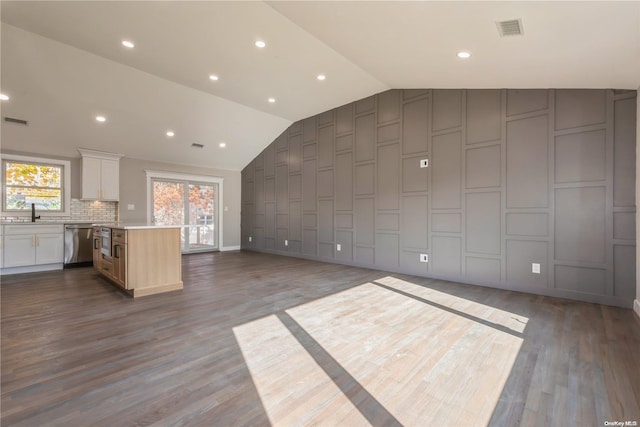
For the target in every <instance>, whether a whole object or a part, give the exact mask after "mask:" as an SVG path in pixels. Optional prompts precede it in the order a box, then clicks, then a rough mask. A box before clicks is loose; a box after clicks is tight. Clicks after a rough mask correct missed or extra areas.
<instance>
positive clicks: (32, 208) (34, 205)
mask: <svg viewBox="0 0 640 427" xmlns="http://www.w3.org/2000/svg"><path fill="white" fill-rule="evenodd" d="M36 219H40V215H38V216H36V204H35V203H31V222H36Z"/></svg>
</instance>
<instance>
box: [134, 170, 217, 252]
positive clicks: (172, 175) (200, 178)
mask: <svg viewBox="0 0 640 427" xmlns="http://www.w3.org/2000/svg"><path fill="white" fill-rule="evenodd" d="M144 172H145V173H146V175H147V223H148V224H151V220H152V218H151V216H152V215H153V180H154V179H170V180H178V181H195V182H202V183H210V184H218V206H219V207H220V206H224V204H223V200H224V198H223V195H224V191H223V185H222V184H223V182H224V178H220V177H217V176H208V175H191V174H185V173H179V172H164V171H155V170H145V171H144ZM223 212H224V209H220V208H218V212H217V214H218V250H220V251H222V250H223V249H222V248H223V247H224V245H223V241H222V236H223V234H224V233H223V231H224V222H223V216H224V215H223Z"/></svg>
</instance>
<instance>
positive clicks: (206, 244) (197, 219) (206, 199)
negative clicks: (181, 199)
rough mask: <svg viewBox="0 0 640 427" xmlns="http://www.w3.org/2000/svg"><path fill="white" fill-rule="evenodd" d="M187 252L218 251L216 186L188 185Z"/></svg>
mask: <svg viewBox="0 0 640 427" xmlns="http://www.w3.org/2000/svg"><path fill="white" fill-rule="evenodd" d="M188 186H189V206H188V216H187V217H188V218H189V222H188V226H189V239H188V241H189V252H195V251H206V250H212V249H218V239H216V236H217V232H218V230H217V227H216V219H217V210H218V197H217V194H218V191H217V187H218V184H204V183H191V182H190V183H188Z"/></svg>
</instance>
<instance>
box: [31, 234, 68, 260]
mask: <svg viewBox="0 0 640 427" xmlns="http://www.w3.org/2000/svg"><path fill="white" fill-rule="evenodd" d="M63 250H64V235H63V234H36V265H40V264H53V263H56V262H63V261H64V253H63Z"/></svg>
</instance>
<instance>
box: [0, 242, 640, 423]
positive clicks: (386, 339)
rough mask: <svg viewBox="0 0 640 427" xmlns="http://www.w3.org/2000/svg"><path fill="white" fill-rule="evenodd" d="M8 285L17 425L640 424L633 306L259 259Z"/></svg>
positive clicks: (224, 256)
mask: <svg viewBox="0 0 640 427" xmlns="http://www.w3.org/2000/svg"><path fill="white" fill-rule="evenodd" d="M1 280H2V283H1V297H2V301H1V308H2V325H1V326H2V342H1V345H2V349H1V357H2V359H1V368H2V369H1V374H2V384H1V386H2V400H1V404H2V406H1V410H2V418H1V424H2V426H57V425H60V426H62V425H64V426H141V425H152V424H156V425H162V426H177V425H190V426H191V425H192V426H201V425H202V426H230V425H247V426H259V425H285V426H286V425H348V426H353V425H416V426H429V425H439V426H443V425H446V426H449V425H456V426H463V425H469V426H475V425H495V426H512V425H540V426H546V425H580V426H602V425H604V422H605V421H627V420H628V421H638V423H639V424H640V320H638V318H637V316H636V315H635V314H634V313H633V312H632V311H631V310H625V309H620V308H615V307H607V306H599V305H595V304H587V303H581V302H573V301H566V300H560V299H553V298H548V297H540V296H535V295H529V294H522V293H517V292H507V291H500V290H495V289H487V288H481V287H474V286H467V285H462V284H457V283H452V282H444V281H437V280H430V279H426V278H418V277H413V276H406V275H398V274H391V273H385V272H381V271H375V270H366V269H360V268H354V267H346V266H340V265H334V264H325V263H320V262H315V261H307V260H301V259H295V258H286V257H279V256H272V255H266V254H258V253H252V252H227V253H205V254H196V255H187V256H184V257H183V280H184V290H182V291H177V292H172V293H167V294H160V295H152V296H148V297H142V298H139V299H135V300H134V299H132V298H130V297H128V296H126V295H124V294H123V293H121V292H120V291H119V290H117V289H116V287H115V286H113V285H111V284H110V283H108V282H107V281H106V280H104V279H102V278H101V277H99V276H98V275H97V274H96V273H94V271H93V270H92V269H91V268H81V269H69V270H64V271H57V272H46V273H33V274H23V275H15V276H4V277H2V278H1Z"/></svg>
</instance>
